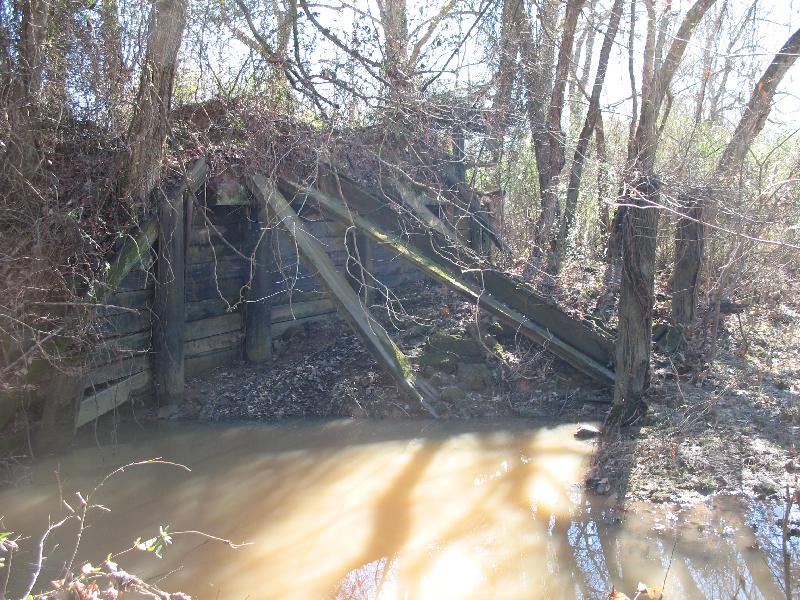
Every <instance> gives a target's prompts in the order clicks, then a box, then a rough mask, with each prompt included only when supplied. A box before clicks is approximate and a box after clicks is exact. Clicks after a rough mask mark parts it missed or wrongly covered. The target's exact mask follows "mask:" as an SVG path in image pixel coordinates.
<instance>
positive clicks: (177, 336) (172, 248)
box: [153, 190, 191, 406]
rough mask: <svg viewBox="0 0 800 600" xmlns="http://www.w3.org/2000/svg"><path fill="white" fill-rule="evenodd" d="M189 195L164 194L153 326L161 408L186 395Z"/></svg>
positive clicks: (161, 204) (154, 367)
mask: <svg viewBox="0 0 800 600" xmlns="http://www.w3.org/2000/svg"><path fill="white" fill-rule="evenodd" d="M186 200H187V199H186V193H185V191H184V190H181V192H180V193H177V194H162V197H161V201H160V204H159V211H158V217H159V222H158V225H159V244H158V264H157V268H156V289H155V302H154V311H155V315H156V322H155V326H154V327H153V337H154V350H155V356H154V357H153V360H154V362H153V374H154V378H155V388H156V397H157V398H158V402H159V404H160V405H161V406H166V405H178V404H180V403H181V402H183V395H184V373H183V360H184V323H185V321H186V296H185V292H184V285H185V273H186V246H187V239H186V228H185V223H186V217H187V210H188V209H187V206H188V205H191V202H187V201H186Z"/></svg>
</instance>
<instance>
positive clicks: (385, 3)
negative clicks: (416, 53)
mask: <svg viewBox="0 0 800 600" xmlns="http://www.w3.org/2000/svg"><path fill="white" fill-rule="evenodd" d="M378 8H379V10H380V14H381V24H382V26H383V35H384V47H383V53H384V69H385V70H386V79H387V81H388V82H389V84H390V87H391V89H390V90H389V97H390V98H392V99H394V101H395V102H398V103H400V104H402V103H403V101H404V100H407V99H406V98H404V95H405V92H407V91H408V88H409V86H410V84H411V72H410V71H411V69H410V65H409V57H408V21H407V18H406V2H405V0H378Z"/></svg>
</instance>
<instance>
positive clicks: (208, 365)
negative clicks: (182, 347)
mask: <svg viewBox="0 0 800 600" xmlns="http://www.w3.org/2000/svg"><path fill="white" fill-rule="evenodd" d="M241 354H242V353H241V348H240V347H239V346H235V347H232V348H225V349H223V350H218V351H214V352H208V353H206V354H200V355H197V356H187V357H186V365H185V372H186V377H187V378H191V377H197V376H199V375H204V374H206V373H208V372H209V371H211V370H212V369H215V368H217V367H225V366H228V365H231V364H233V363H234V362H236V361H237V360H239V359H240V358H241Z"/></svg>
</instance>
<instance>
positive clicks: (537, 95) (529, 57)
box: [521, 0, 558, 251]
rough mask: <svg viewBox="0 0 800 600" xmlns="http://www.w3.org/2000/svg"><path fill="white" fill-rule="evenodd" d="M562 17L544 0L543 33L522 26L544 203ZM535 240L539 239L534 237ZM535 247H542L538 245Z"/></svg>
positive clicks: (552, 1)
mask: <svg viewBox="0 0 800 600" xmlns="http://www.w3.org/2000/svg"><path fill="white" fill-rule="evenodd" d="M557 18H558V3H557V2H555V0H543V1H542V2H541V3H540V6H539V13H538V15H537V21H538V23H539V32H538V33H539V35H538V38H537V39H536V41H535V42H534V38H533V32H532V24H531V23H527V24H526V25H525V26H524V27H523V28H522V32H521V33H522V73H523V77H524V80H525V87H526V89H527V103H526V109H527V113H528V121H529V124H530V128H531V137H532V138H533V150H534V154H535V156H536V170H537V174H538V182H539V198H540V205H541V203H542V194H543V190H545V189H547V188H548V187H549V169H548V167H547V165H548V164H549V163H550V158H549V156H550V154H549V152H550V143H549V137H548V135H547V123H546V120H545V115H546V114H547V113H546V108H547V104H548V102H549V99H550V94H551V91H552V89H553V76H552V68H553V61H554V59H555V47H556V44H555V29H556V22H557ZM534 241H535V240H534ZM534 251H538V248H537V247H534Z"/></svg>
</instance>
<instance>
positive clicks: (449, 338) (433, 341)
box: [428, 331, 483, 358]
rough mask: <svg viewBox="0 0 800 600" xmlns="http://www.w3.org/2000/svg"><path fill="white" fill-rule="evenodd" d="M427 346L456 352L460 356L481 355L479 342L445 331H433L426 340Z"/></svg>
mask: <svg viewBox="0 0 800 600" xmlns="http://www.w3.org/2000/svg"><path fill="white" fill-rule="evenodd" d="M428 347H429V348H430V349H431V350H433V351H436V352H444V353H446V354H456V355H458V356H459V357H461V358H481V357H483V345H482V344H481V343H480V342H478V341H476V340H473V339H470V338H465V337H463V336H461V335H458V334H454V333H447V332H445V331H439V332H436V333H434V334H433V335H432V336H431V338H430V339H429V340H428Z"/></svg>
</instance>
